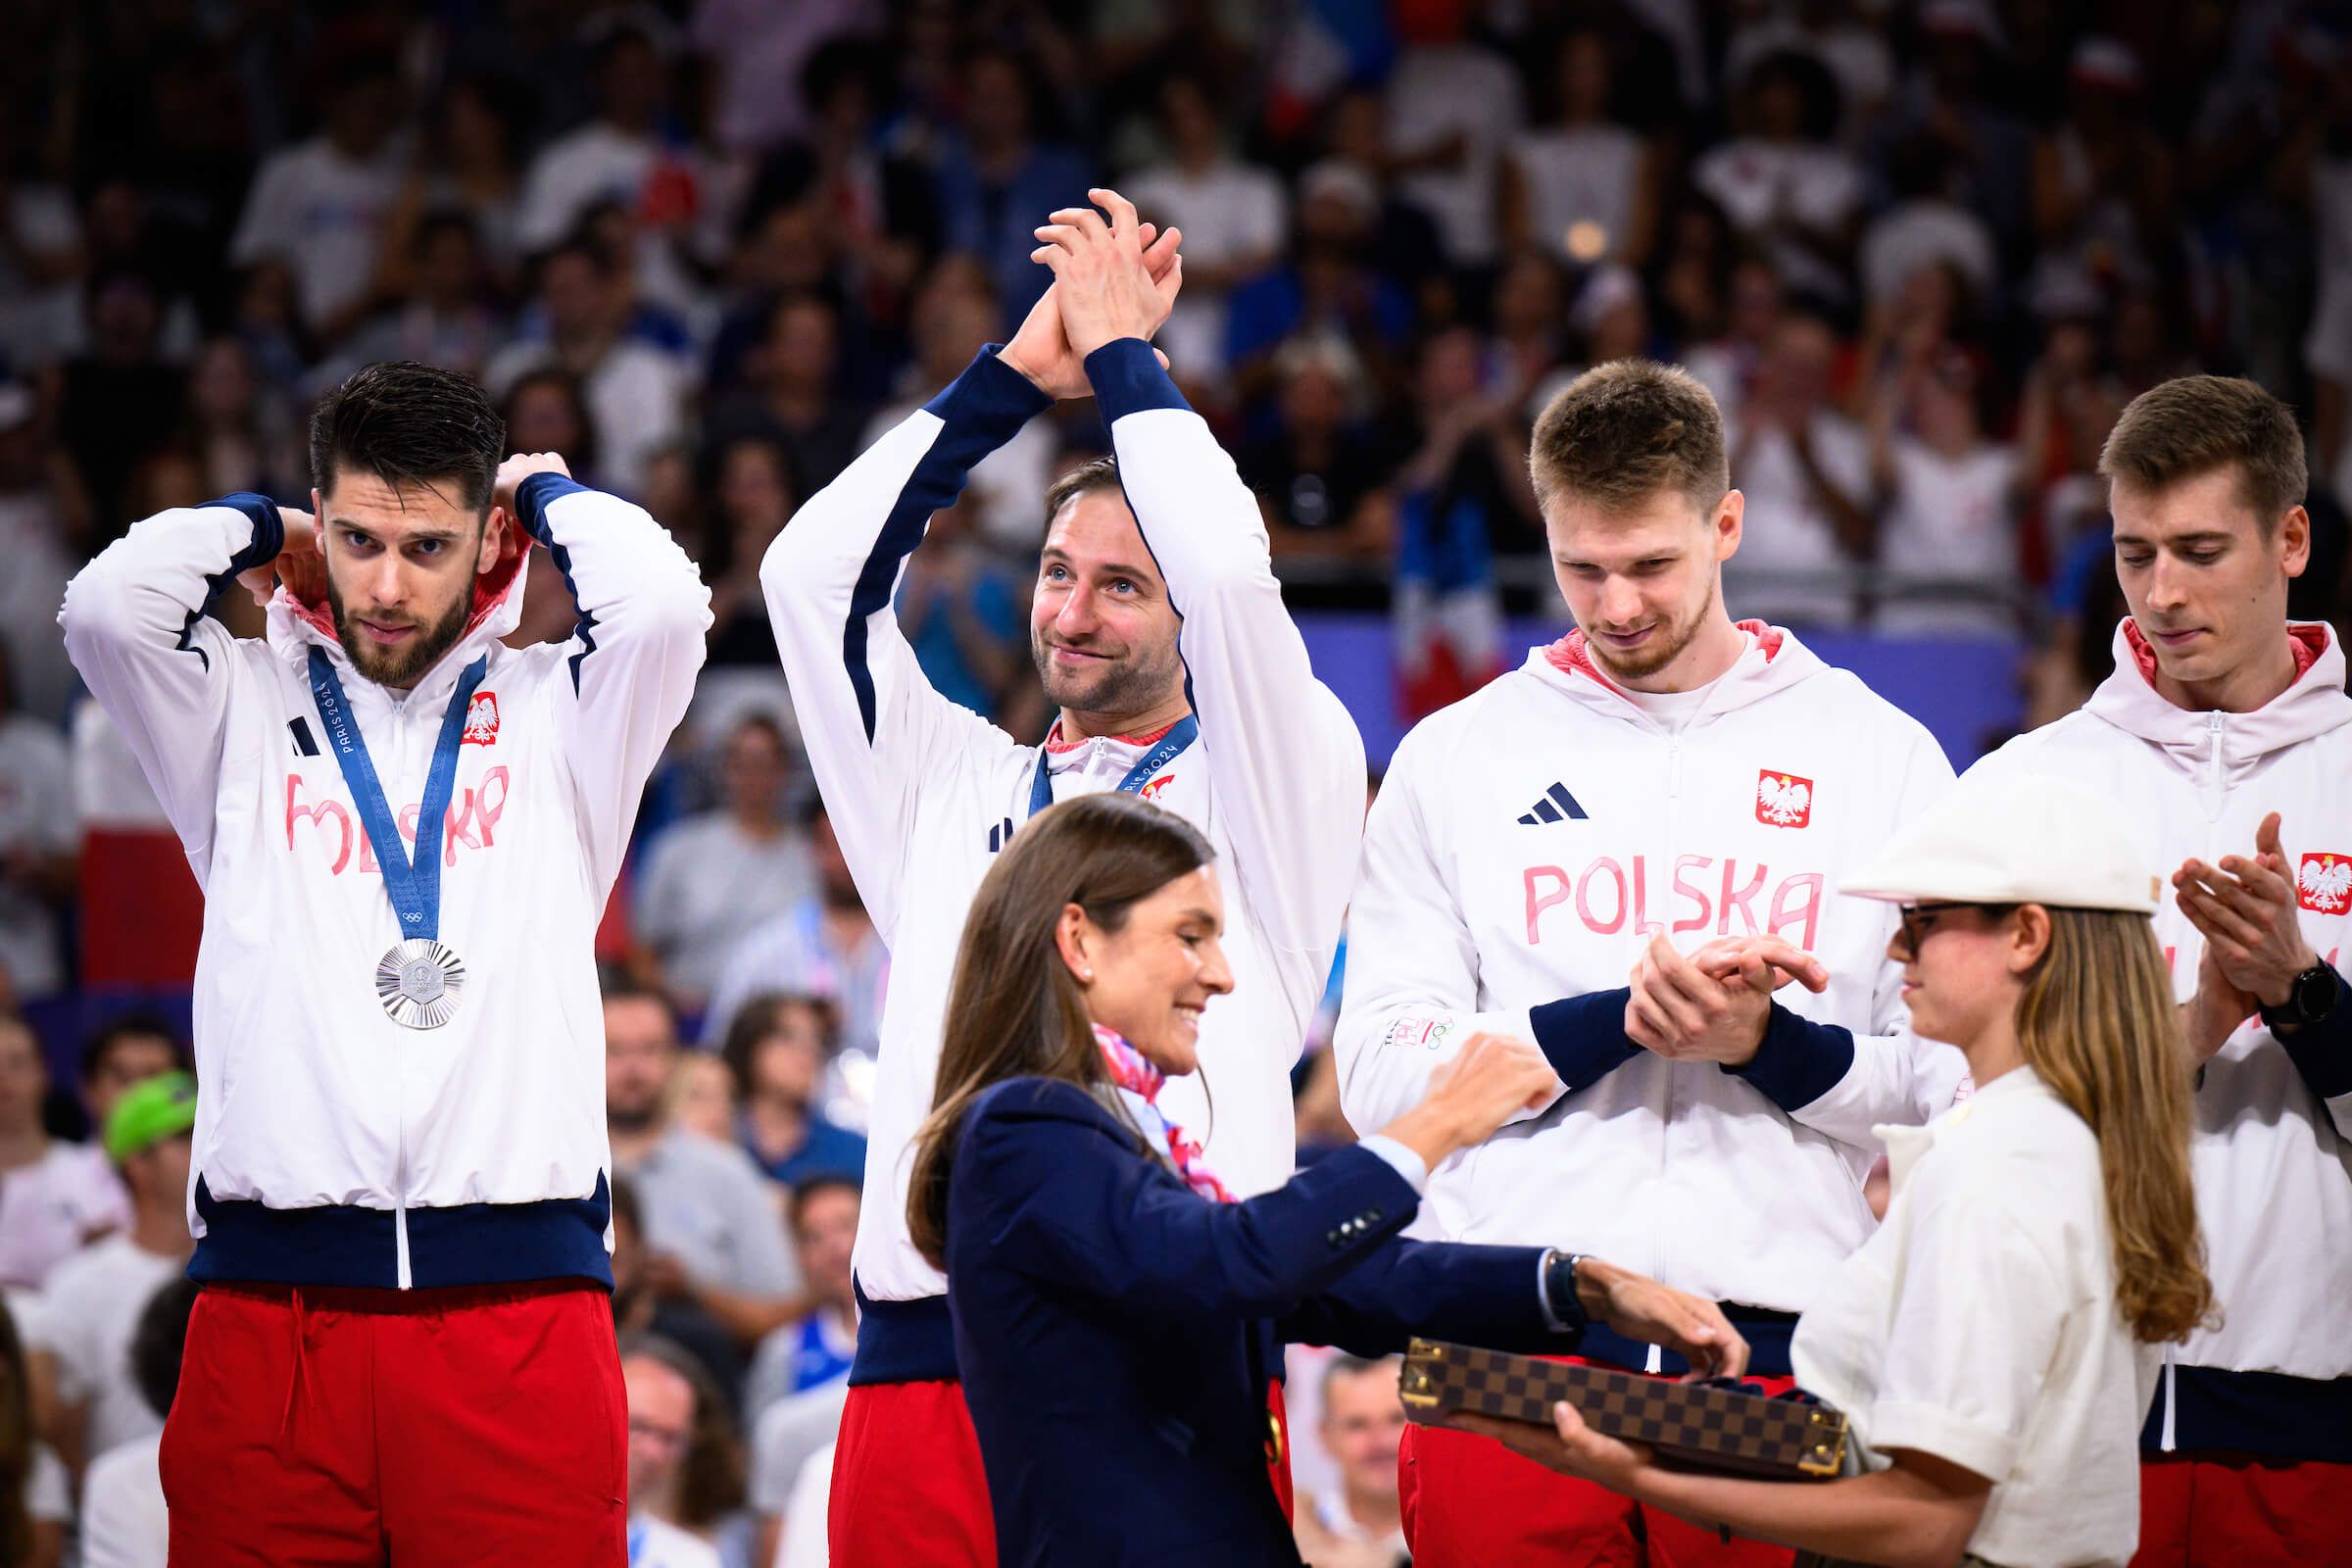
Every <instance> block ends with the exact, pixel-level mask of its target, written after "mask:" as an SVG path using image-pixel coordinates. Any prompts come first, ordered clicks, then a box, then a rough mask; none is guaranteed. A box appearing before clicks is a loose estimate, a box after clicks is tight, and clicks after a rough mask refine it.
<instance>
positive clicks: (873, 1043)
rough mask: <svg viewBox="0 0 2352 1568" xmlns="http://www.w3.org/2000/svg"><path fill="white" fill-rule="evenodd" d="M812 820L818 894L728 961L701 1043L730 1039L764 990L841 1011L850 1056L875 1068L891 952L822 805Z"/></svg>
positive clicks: (752, 936)
mask: <svg viewBox="0 0 2352 1568" xmlns="http://www.w3.org/2000/svg"><path fill="white" fill-rule="evenodd" d="M807 821H808V824H809V858H810V859H811V860H812V861H813V862H814V864H815V866H816V894H815V896H814V897H812V898H809V899H806V900H804V901H803V902H802V903H801V904H800V905H799V906H798V907H795V908H791V909H787V910H785V911H784V912H783V913H781V914H778V915H774V916H771V917H770V918H769V919H767V920H766V921H765V922H764V923H762V924H760V925H759V926H756V927H754V928H753V929H752V930H751V931H749V932H747V933H746V934H745V935H744V937H743V939H742V940H741V941H739V942H738V943H737V944H736V945H735V950H734V951H733V952H732V953H730V954H728V955H727V957H726V961H725V962H724V963H723V964H721V965H720V966H719V975H718V984H717V985H716V986H715V987H714V988H713V989H712V990H711V1005H710V1008H709V1009H708V1010H707V1011H706V1012H705V1013H704V1014H703V1038H704V1039H705V1040H723V1039H725V1038H726V1035H727V1029H728V1026H729V1025H730V1024H731V1023H733V1021H734V1018H735V1014H736V1012H737V1011H738V1010H739V1009H740V1008H741V1007H742V1006H743V1005H744V1004H745V1003H747V1002H749V1001H750V1000H751V999H752V998H754V997H756V996H759V995H760V994H761V993H763V992H783V993H786V994H789V995H795V996H809V997H819V998H822V999H824V1000H826V1001H828V1002H831V1003H832V1004H833V1005H834V1006H835V1007H836V1008H837V1009H839V1011H840V1013H841V1049H842V1052H843V1053H844V1054H845V1056H858V1057H861V1058H862V1059H863V1060H864V1061H865V1062H866V1063H868V1064H869V1065H870V1064H871V1063H872V1061H873V1059H874V1055H875V1053H876V1051H877V1050H878V1042H879V1041H880V1039H881V1030H882V998H883V994H884V992H885V991H887V990H888V988H889V984H890V951H889V950H888V949H887V948H885V947H883V945H882V939H881V937H880V936H878V935H877V934H876V933H875V931H874V922H873V919H872V917H871V916H869V915H868V914H867V913H866V912H865V903H864V901H863V900H861V899H860V898H858V883H857V880H856V879H855V878H854V877H852V876H851V875H850V867H849V862H848V861H847V860H845V859H843V858H842V854H841V840H839V839H838V838H836V837H834V835H833V823H832V821H831V819H829V818H828V817H827V816H826V815H825V810H824V807H823V806H822V805H821V804H812V805H810V806H809V808H808V809H807Z"/></svg>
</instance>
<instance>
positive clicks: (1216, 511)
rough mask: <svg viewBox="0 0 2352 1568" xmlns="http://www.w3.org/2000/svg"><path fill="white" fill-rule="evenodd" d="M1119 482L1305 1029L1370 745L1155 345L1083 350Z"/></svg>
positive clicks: (1126, 342) (1333, 927)
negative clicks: (1174, 619) (1163, 596)
mask: <svg viewBox="0 0 2352 1568" xmlns="http://www.w3.org/2000/svg"><path fill="white" fill-rule="evenodd" d="M1086 372H1087V376H1088V379H1089V380H1091V381H1092V382H1093V384H1094V388H1095V398H1096V402H1097V404H1098V405H1099V406H1100V407H1101V409H1102V411H1103V422H1104V423H1105V424H1107V425H1108V426H1109V429H1110V440H1111V446H1112V447H1113V449H1114V450H1115V451H1116V453H1117V456H1118V463H1119V483H1120V487H1121V488H1122V489H1123V490H1124V491H1125V492H1126V495H1127V504H1128V505H1129V506H1130V507H1132V508H1133V509H1134V511H1135V519H1136V522H1137V524H1138V525H1139V526H1140V527H1141V528H1142V530H1143V535H1144V544H1145V547H1146V548H1147V549H1149V550H1150V551H1151V552H1152V560H1153V562H1154V563H1155V564H1157V565H1158V567H1159V570H1160V574H1161V576H1162V577H1163V578H1165V579H1166V582H1167V585H1168V597H1169V600H1170V601H1171V602H1172V603H1173V605H1174V606H1175V609H1176V613H1177V614H1178V615H1180V616H1181V617H1183V626H1182V629H1181V630H1180V631H1179V633H1178V636H1177V648H1178V650H1179V651H1180V652H1181V653H1182V655H1183V658H1184V666H1185V674H1186V681H1187V685H1188V687H1189V693H1190V696H1191V699H1192V708H1193V712H1194V714H1195V715H1196V716H1197V717H1198V718H1199V719H1200V722H1201V739H1200V741H1199V742H1198V744H1199V746H1200V748H1201V754H1202V756H1203V759H1204V760H1205V761H1206V763H1207V766H1208V774H1209V782H1210V786H1211V794H1212V797H1213V801H1214V804H1213V806H1212V808H1211V809H1212V810H1214V812H1215V813H1216V815H1217V817H1218V820H1219V823H1220V825H1221V826H1222V827H1223V829H1224V831H1225V833H1226V835H1227V837H1228V838H1229V839H1230V840H1231V841H1232V844H1233V850H1234V858H1235V861H1236V863H1235V864H1234V865H1233V866H1232V867H1231V870H1230V876H1231V879H1232V880H1233V881H1234V882H1235V883H1237V884H1238V885H1239V889H1240V894H1241V901H1242V903H1243V905H1244V906H1245V907H1247V908H1248V909H1249V910H1250V917H1251V918H1252V919H1253V920H1255V921H1256V922H1257V923H1258V924H1259V925H1260V926H1261V927H1262V928H1263V929H1264V930H1265V932H1266V934H1267V936H1268V938H1269V939H1270V941H1271V943H1272V946H1273V948H1274V950H1275V957H1276V960H1277V962H1279V963H1280V964H1281V966H1282V968H1283V981H1284V986H1283V989H1284V991H1285V993H1286V995H1288V996H1289V997H1290V998H1291V999H1292V1000H1293V1001H1294V1002H1295V1003H1296V1004H1297V1005H1298V1006H1299V1017H1298V1023H1299V1038H1300V1039H1301V1040H1303V1039H1304V1036H1305V1032H1306V1026H1307V1024H1308V1022H1309V1021H1310V1020H1311V1018H1312V1017H1313V1012H1314V1005H1315V1003H1316V1002H1317V1001H1318V1000H1319V999H1320V997H1321V996H1322V992H1323V986H1324V982H1325V980H1326V979H1327V978H1328V976H1329V975H1330V972H1331V960H1332V955H1333V953H1334V952H1335V951H1336V949H1337V947H1338V945H1339V936H1340V922H1341V920H1342V918H1343V917H1344V916H1345V914H1346V912H1347V908H1348V889H1349V884H1350V883H1351V882H1352V881H1353V879H1354V876H1355V867H1356V856H1357V852H1358V848H1359V846H1360V844H1361V842H1362V824H1363V819H1364V781H1365V774H1364V741H1363V737H1362V736H1361V735H1360V734H1358V733H1357V731H1356V727H1355V720H1354V719H1353V718H1351V717H1349V716H1348V710H1347V709H1346V708H1345V707H1344V706H1342V704H1341V702H1340V700H1339V698H1338V697H1337V696H1335V695H1334V694H1333V693H1332V691H1331V689H1330V688H1329V687H1327V686H1325V685H1324V684H1323V683H1322V682H1321V681H1319V680H1317V679H1316V678H1315V672H1314V669H1313V667H1312V666H1311V664H1310V663H1309V662H1308V660H1307V653H1306V642H1305V639H1303V638H1301V637H1300V636H1299V627H1298V625H1297V624H1296V623H1295V622H1294V621H1293V620H1292V619H1291V615H1290V612H1289V610H1288V609H1286V608H1285V607H1284V605H1283V602H1282V584H1281V583H1280V582H1279V581H1278V580H1276V578H1275V576H1274V568H1273V563H1272V559H1271V557H1270V556H1269V555H1268V553H1267V544H1266V527H1265V521H1264V519H1263V517H1262V516H1261V515H1260V514H1259V512H1258V507H1257V500H1256V497H1254V496H1253V495H1251V494H1250V487H1249V486H1248V485H1246V484H1244V483H1243V482H1242V478H1241V475H1240V473H1239V472H1237V471H1236V470H1235V468H1234V465H1233V460H1232V459H1231V458H1230V457H1228V456H1226V454H1225V452H1224V449H1223V448H1221V447H1219V446H1218V445H1217V441H1216V437H1215V436H1214V435H1213V434H1211V433H1210V431H1209V428H1208V424H1207V421H1205V420H1203V419H1202V418H1201V416H1199V415H1198V414H1196V413H1194V412H1193V411H1192V410H1191V409H1190V408H1189V407H1187V406H1186V404H1185V402H1184V398H1183V396H1182V395H1181V394H1180V393H1179V392H1178V391H1177V390H1176V383H1175V382H1173V381H1171V380H1170V379H1169V378H1168V373H1167V371H1165V370H1164V369H1162V368H1160V365H1159V361H1158V359H1157V358H1156V357H1155V356H1154V355H1153V354H1152V347H1151V345H1150V344H1148V343H1146V342H1144V341H1143V340H1142V339H1141V338H1122V339H1120V340H1119V341H1117V342H1115V343H1109V344H1105V345H1104V346H1103V347H1102V348H1100V349H1097V350H1096V351H1095V352H1094V353H1093V354H1090V355H1088V356H1087V360H1086Z"/></svg>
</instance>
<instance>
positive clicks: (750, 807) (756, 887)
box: [636, 713, 816, 1007]
mask: <svg viewBox="0 0 2352 1568" xmlns="http://www.w3.org/2000/svg"><path fill="white" fill-rule="evenodd" d="M718 782H719V795H720V801H721V805H720V807H719V809H717V810H714V811H705V812H702V813H700V814H698V815H695V816H690V817H688V818H686V820H684V821H683V822H679V823H677V824H676V825H674V826H673V827H671V828H670V829H669V831H668V832H666V833H664V834H663V835H662V837H661V838H659V839H657V840H655V842H654V846H653V849H652V850H651V851H650V852H649V853H648V854H647V856H646V861H645V874H644V876H643V877H642V878H640V879H639V882H638V885H637V909H636V923H637V933H638V936H639V937H640V938H641V939H642V940H643V941H644V942H645V944H646V945H647V947H648V948H649V949H650V950H651V953H652V957H653V960H654V963H655V965H656V967H657V969H658V971H659V972H660V974H661V975H662V985H663V989H665V990H666V991H668V992H669V994H670V995H671V996H672V997H673V998H675V999H676V1000H677V1001H678V1002H679V1003H680V1004H681V1005H685V1006H690V1007H692V1006H699V1005H701V1004H702V1003H703V1001H704V1000H705V999H706V998H708V997H709V996H710V995H711V988H712V986H714V985H715V984H716V983H717V981H718V978H719V965H720V964H721V963H722V962H723V961H724V959H725V957H726V955H727V953H728V952H729V950H731V949H732V948H733V947H734V946H735V944H736V943H737V942H739V941H741V940H742V939H743V937H744V936H745V935H746V934H747V933H749V932H750V931H751V930H752V929H753V928H754V927H756V926H758V925H759V924H760V922H761V921H762V920H765V919H767V918H768V917H769V916H771V915H775V914H780V913H782V912H783V911H784V910H786V909H789V908H791V907H793V906H794V905H796V904H798V903H800V902H801V901H802V900H803V899H805V898H807V897H809V894H810V893H812V892H814V891H815V888H816V875H815V871H814V868H813V867H812V865H811V864H810V861H809V843H808V839H807V838H806V836H805V835H803V834H802V833H801V831H800V830H799V829H798V828H796V827H795V826H794V825H793V823H792V819H791V817H790V816H789V815H788V814H787V812H786V810H785V794H786V792H787V790H788V789H789V787H790V785H791V783H792V753H791V749H790V747H789V746H788V745H787V743H786V741H785V738H784V731H783V729H782V727H781V726H779V725H778V724H777V723H776V721H775V720H774V719H772V718H770V717H769V716H768V715H766V714H765V713H747V714H745V715H744V716H743V717H742V718H740V719H738V720H737V721H736V723H735V727H734V728H733V729H732V730H731V731H729V733H728V735H727V738H726V742H725V745H724V746H723V748H722V749H721V752H720V760H719V767H718Z"/></svg>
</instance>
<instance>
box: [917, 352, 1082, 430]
mask: <svg viewBox="0 0 2352 1568" xmlns="http://www.w3.org/2000/svg"><path fill="white" fill-rule="evenodd" d="M1004 347H1005V345H1004V344H1002V343H986V344H983V345H981V348H980V352H979V353H977V354H975V355H973V356H972V363H971V364H969V365H967V366H965V367H964V368H963V373H962V374H961V375H959V376H957V377H956V379H955V380H953V381H950V382H949V383H948V384H947V385H946V386H944V387H941V388H940V389H939V391H938V393H937V394H936V395H935V396H934V397H933V398H932V399H931V401H930V402H928V403H926V404H924V405H923V407H924V409H925V410H927V411H928V412H930V413H932V414H936V415H937V416H939V417H940V418H941V419H942V420H943V421H944V422H946V423H948V424H951V425H955V426H957V427H959V428H963V429H970V430H974V431H977V432H981V433H984V434H985V435H988V436H991V437H993V438H994V439H992V440H990V441H989V443H988V450H989V451H991V452H994V451H995V450H996V449H997V448H998V447H1001V446H1003V445H1004V444H1005V442H1007V441H1009V440H1011V439H1012V438H1013V435H1014V433H1015V432H1016V431H1018V430H1019V429H1020V427H1021V426H1022V425H1024V424H1027V423H1028V422H1029V421H1030V420H1031V419H1034V418H1036V417H1038V416H1039V415H1041V414H1043V413H1045V412H1046V411H1047V410H1048V409H1050V408H1052V407H1053V406H1054V400H1053V399H1052V398H1050V397H1048V396H1046V394H1045V393H1043V392H1041V391H1039V390H1038V389H1037V383H1036V382H1034V381H1032V380H1030V379H1029V378H1028V377H1027V376H1025V375H1023V374H1022V373H1021V372H1020V371H1018V370H1016V369H1014V368H1012V367H1011V366H1009V365H1006V364H1005V362H1004V361H1003V360H1001V359H999V358H998V357H997V354H998V351H999V350H1001V349H1002V348H1004Z"/></svg>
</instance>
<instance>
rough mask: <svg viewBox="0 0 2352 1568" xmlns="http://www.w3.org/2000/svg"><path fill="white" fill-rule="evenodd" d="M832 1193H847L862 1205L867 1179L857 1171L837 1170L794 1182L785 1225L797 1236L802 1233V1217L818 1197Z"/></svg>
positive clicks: (787, 1202)
mask: <svg viewBox="0 0 2352 1568" xmlns="http://www.w3.org/2000/svg"><path fill="white" fill-rule="evenodd" d="M831 1192H843V1193H847V1194H849V1195H850V1196H851V1197H852V1198H855V1199H857V1200H858V1201H859V1202H861V1203H862V1202H863V1201H864V1200H865V1179H864V1177H862V1176H860V1175H859V1174H858V1173H857V1172H856V1171H850V1170H838V1169H835V1170H819V1171H813V1172H811V1173H809V1175H807V1176H804V1177H802V1178H801V1179H800V1180H799V1181H797V1182H794V1183H793V1184H792V1197H791V1198H790V1199H789V1200H788V1201H786V1204H785V1213H786V1218H785V1223H786V1224H788V1225H790V1226H791V1227H792V1233H793V1234H794V1235H795V1236H798V1235H799V1234H800V1232H801V1216H802V1215H803V1214H805V1213H807V1212H808V1209H809V1203H810V1202H811V1201H814V1200H815V1198H816V1195H817V1194H819V1193H831Z"/></svg>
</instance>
